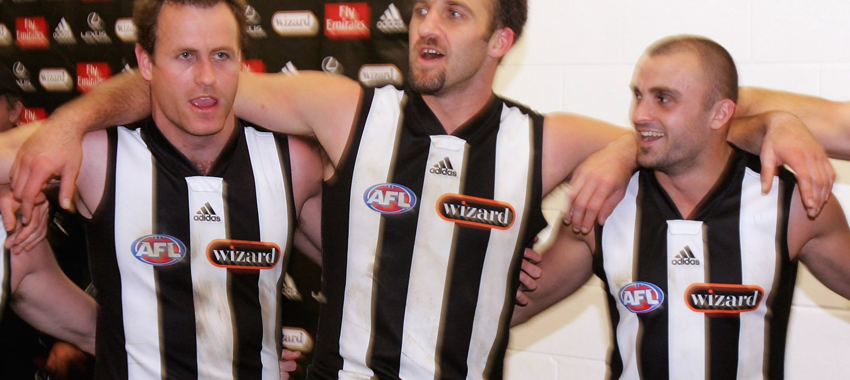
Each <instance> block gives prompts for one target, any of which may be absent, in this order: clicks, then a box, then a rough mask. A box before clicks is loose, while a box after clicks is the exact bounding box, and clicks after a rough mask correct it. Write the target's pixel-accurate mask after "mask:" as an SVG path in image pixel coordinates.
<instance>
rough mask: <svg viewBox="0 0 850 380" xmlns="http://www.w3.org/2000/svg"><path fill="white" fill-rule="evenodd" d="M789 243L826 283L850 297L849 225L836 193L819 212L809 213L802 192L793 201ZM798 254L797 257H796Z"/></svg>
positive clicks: (792, 251)
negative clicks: (816, 213) (815, 215)
mask: <svg viewBox="0 0 850 380" xmlns="http://www.w3.org/2000/svg"><path fill="white" fill-rule="evenodd" d="M791 202H792V205H791V215H790V218H791V220H790V222H789V226H788V246H789V250H790V251H791V254H792V258H799V259H800V261H802V262H803V263H804V264H806V266H807V267H808V268H809V270H811V272H812V274H814V275H815V277H817V278H818V280H820V281H821V282H822V283H823V284H824V285H826V286H827V287H828V288H830V289H832V290H833V291H834V292H836V293H838V294H840V295H841V296H843V297H845V298H848V299H850V227H848V224H847V220H846V218H845V215H844V212H843V210H842V208H841V205H840V204H838V202H837V200H836V198H835V197H834V196H833V197H831V198H830V201H829V202H827V203H826V205H825V206H824V208H823V211H821V213H820V215H818V216H817V217H816V218H810V217H808V216H807V215H806V213H805V211H804V209H803V205H802V202H801V201H800V198H799V193H798V192H795V193H794V197H793V198H792V200H791ZM795 253H796V256H794V255H795Z"/></svg>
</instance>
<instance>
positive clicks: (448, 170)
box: [429, 157, 457, 177]
mask: <svg viewBox="0 0 850 380" xmlns="http://www.w3.org/2000/svg"><path fill="white" fill-rule="evenodd" d="M429 171H430V172H431V173H433V174H440V175H447V176H449V177H457V172H456V171H454V168H453V167H452V161H451V160H449V158H448V157H446V158H443V159H442V160H440V162H438V163H436V164H434V167H433V168H431V170H429Z"/></svg>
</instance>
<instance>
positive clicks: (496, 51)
mask: <svg viewBox="0 0 850 380" xmlns="http://www.w3.org/2000/svg"><path fill="white" fill-rule="evenodd" d="M515 38H516V34H514V31H513V29H511V28H501V29H496V31H495V32H493V35H492V36H490V41H489V42H488V45H489V50H490V53H489V55H490V56H491V57H493V58H497V59H501V58H502V57H504V56H505V54H508V51H510V50H511V47H512V46H514V39H515Z"/></svg>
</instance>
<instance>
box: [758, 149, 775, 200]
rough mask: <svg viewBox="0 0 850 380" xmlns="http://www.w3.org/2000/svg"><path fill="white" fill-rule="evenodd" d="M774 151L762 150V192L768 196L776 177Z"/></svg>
mask: <svg viewBox="0 0 850 380" xmlns="http://www.w3.org/2000/svg"><path fill="white" fill-rule="evenodd" d="M771 152H772V151H770V150H766V149H762V154H761V157H760V159H761V192H762V194H767V193H768V192H769V191H770V188H771V186H773V176H775V175H776V167H777V166H778V165H777V163H776V156H774V155H773V153H771Z"/></svg>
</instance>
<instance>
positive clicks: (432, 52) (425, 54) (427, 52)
mask: <svg viewBox="0 0 850 380" xmlns="http://www.w3.org/2000/svg"><path fill="white" fill-rule="evenodd" d="M419 56H420V57H422V58H425V59H437V58H441V57H444V55H443V54H442V53H440V52H439V51H437V49H432V48H424V49H422V50H420V51H419Z"/></svg>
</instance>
